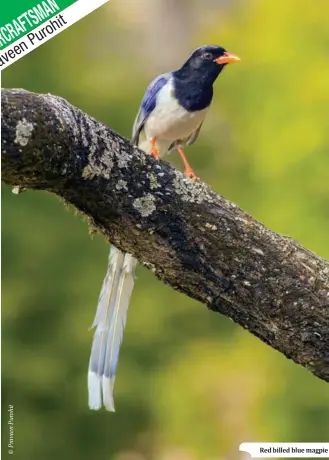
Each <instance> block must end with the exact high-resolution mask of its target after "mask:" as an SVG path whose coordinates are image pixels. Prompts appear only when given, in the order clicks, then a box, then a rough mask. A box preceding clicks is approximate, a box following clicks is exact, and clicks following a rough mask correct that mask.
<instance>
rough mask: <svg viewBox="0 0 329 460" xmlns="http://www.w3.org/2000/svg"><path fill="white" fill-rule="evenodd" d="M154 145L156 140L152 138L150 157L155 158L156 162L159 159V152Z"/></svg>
mask: <svg viewBox="0 0 329 460" xmlns="http://www.w3.org/2000/svg"><path fill="white" fill-rule="evenodd" d="M155 143H156V138H155V137H152V139H151V147H152V150H151V156H152V157H153V158H155V159H156V160H158V159H159V158H160V153H159V150H158V149H157V146H156V145H155Z"/></svg>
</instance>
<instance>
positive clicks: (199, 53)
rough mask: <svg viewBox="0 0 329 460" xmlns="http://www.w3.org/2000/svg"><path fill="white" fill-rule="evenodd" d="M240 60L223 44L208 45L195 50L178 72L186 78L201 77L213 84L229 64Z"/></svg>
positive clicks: (202, 79)
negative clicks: (222, 45)
mask: <svg viewBox="0 0 329 460" xmlns="http://www.w3.org/2000/svg"><path fill="white" fill-rule="evenodd" d="M239 60H240V59H239V58H238V57H237V56H234V55H233V54H231V53H229V52H228V51H226V49H225V48H223V47H221V46H218V45H206V46H201V47H200V48H197V49H196V50H194V51H193V53H192V54H191V56H190V57H189V58H188V60H187V61H186V62H185V64H184V65H183V66H182V67H181V69H179V70H178V71H177V72H178V73H179V74H181V76H184V77H185V78H188V79H195V78H196V79H201V81H204V82H207V83H211V84H212V83H213V82H214V81H215V80H216V78H217V77H218V75H219V74H220V73H221V71H222V70H223V68H224V67H225V66H226V65H227V64H229V63H231V62H237V61H239Z"/></svg>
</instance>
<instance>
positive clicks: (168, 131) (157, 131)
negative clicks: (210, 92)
mask: <svg viewBox="0 0 329 460" xmlns="http://www.w3.org/2000/svg"><path fill="white" fill-rule="evenodd" d="M207 110H208V109H204V110H199V111H197V112H188V111H187V110H185V109H184V108H183V107H181V106H180V105H179V104H178V102H177V100H176V99H175V97H174V87H173V82H172V81H169V82H168V83H167V84H166V85H165V86H164V87H163V88H162V89H161V90H160V91H159V93H158V96H157V104H156V107H155V109H154V110H153V112H152V113H151V115H150V116H149V117H148V119H147V120H146V123H145V126H144V129H145V134H146V137H147V138H148V139H150V138H152V137H156V138H158V139H159V140H161V139H162V140H166V141H170V142H173V141H176V140H178V139H184V138H187V137H188V136H190V135H191V134H192V133H193V132H194V131H195V130H196V129H197V128H198V127H199V126H200V124H201V123H202V122H203V120H204V118H205V116H206V113H207Z"/></svg>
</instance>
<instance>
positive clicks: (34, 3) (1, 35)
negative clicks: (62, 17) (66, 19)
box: [0, 0, 77, 49]
mask: <svg viewBox="0 0 329 460" xmlns="http://www.w3.org/2000/svg"><path fill="white" fill-rule="evenodd" d="M76 1H77V0H43V1H38V0H16V1H12V2H2V5H1V6H0V49H3V48H6V47H7V46H9V45H11V44H12V43H14V42H15V41H17V40H19V39H20V38H21V37H23V36H24V35H26V34H27V33H29V32H30V31H32V30H33V29H35V28H36V27H38V26H40V25H41V24H42V23H44V22H45V21H47V20H49V19H51V18H52V17H54V16H56V14H58V13H60V12H61V11H63V10H64V9H65V8H67V7H68V6H70V5H73V3H76Z"/></svg>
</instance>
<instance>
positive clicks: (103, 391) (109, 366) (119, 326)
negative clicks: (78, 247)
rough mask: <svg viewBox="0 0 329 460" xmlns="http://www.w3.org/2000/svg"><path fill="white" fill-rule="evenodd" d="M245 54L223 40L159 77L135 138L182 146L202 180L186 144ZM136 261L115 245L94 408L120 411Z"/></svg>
mask: <svg viewBox="0 0 329 460" xmlns="http://www.w3.org/2000/svg"><path fill="white" fill-rule="evenodd" d="M239 60H240V59H239V58H238V57H237V56H234V55H233V54H231V53H229V52H228V51H226V50H225V49H224V48H222V47H220V46H217V45H207V46H202V47H201V48H198V49H196V50H195V51H193V53H192V54H191V56H190V57H189V58H188V60H187V61H186V62H185V64H184V65H183V66H182V67H181V68H180V69H178V70H175V71H173V72H168V73H165V74H163V75H160V76H159V77H157V78H155V79H154V80H153V81H152V82H151V84H150V85H149V86H148V88H147V90H146V92H145V94H144V97H143V100H142V103H141V106H140V109H139V112H138V114H137V117H136V120H135V123H134V126H133V133H132V142H133V143H134V144H136V145H137V146H138V147H139V148H140V149H142V150H144V151H145V152H146V153H148V154H150V155H152V156H154V157H155V158H159V157H160V156H161V155H164V154H166V153H169V152H172V151H174V150H177V151H178V152H179V154H180V155H181V157H182V160H183V162H184V165H185V172H184V174H185V175H187V176H188V177H190V178H191V179H196V180H198V177H196V175H195V174H194V172H193V170H192V168H191V167H190V165H189V163H188V162H187V159H186V157H185V154H184V151H183V148H182V146H183V145H190V144H193V142H195V141H196V139H197V137H198V134H199V132H200V129H201V126H202V123H203V122H204V119H205V117H206V114H207V111H208V109H209V107H210V104H211V101H212V98H213V83H214V82H215V80H216V79H217V77H218V75H219V74H220V73H221V72H222V70H223V69H224V67H225V66H226V65H227V64H229V63H232V62H237V61H239ZM136 264H137V260H136V259H135V258H134V257H132V255H131V254H125V253H123V252H121V251H119V250H118V249H117V248H115V247H114V246H112V248H111V251H110V256H109V263H108V270H107V273H106V276H105V279H104V282H103V286H102V290H101V293H100V297H99V300H98V306H97V312H96V317H95V320H94V323H93V327H96V330H95V334H94V340H93V345H92V350H91V356H90V362H89V372H88V392H89V407H90V408H91V409H95V410H97V409H100V408H101V407H102V405H104V406H105V408H106V409H107V410H110V411H114V401H113V386H114V380H115V376H116V369H117V365H118V359H119V349H120V344H121V341H122V335H123V329H124V326H125V323H126V318H127V310H128V306H129V300H130V296H131V293H132V290H133V286H134V273H135V267H136Z"/></svg>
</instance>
